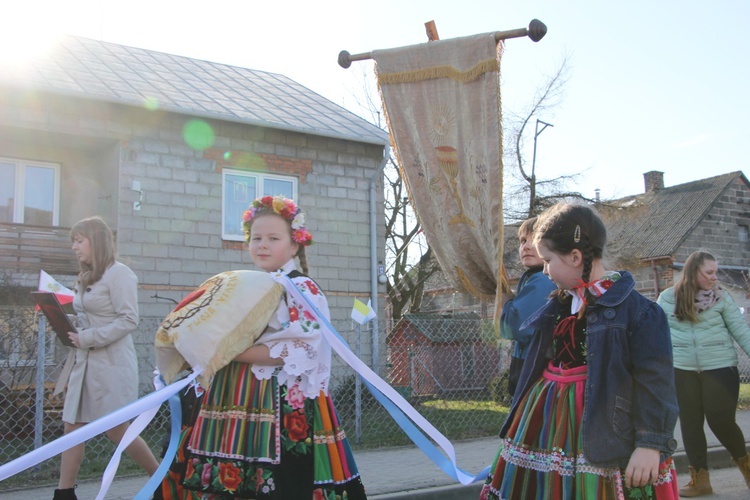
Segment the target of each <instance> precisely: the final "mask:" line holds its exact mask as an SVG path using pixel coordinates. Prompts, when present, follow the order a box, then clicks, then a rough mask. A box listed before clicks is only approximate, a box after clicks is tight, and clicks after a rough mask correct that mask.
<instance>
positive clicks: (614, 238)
mask: <svg viewBox="0 0 750 500" xmlns="http://www.w3.org/2000/svg"><path fill="white" fill-rule="evenodd" d="M740 177H741V178H742V179H743V180H744V181H745V182H746V183H747V179H745V177H744V175H743V174H742V172H739V171H738V172H731V173H728V174H723V175H717V176H716V177H709V178H708V179H701V180H697V181H693V182H687V183H685V184H679V185H677V186H671V187H668V188H663V189H659V190H656V191H650V192H648V193H644V194H639V195H635V196H627V197H625V198H620V199H618V200H614V201H611V202H607V203H606V204H603V205H602V206H601V207H600V208H599V210H600V213H601V214H602V217H603V218H604V219H605V221H606V222H607V233H608V239H609V242H610V243H609V246H611V247H612V248H613V249H614V250H615V253H616V254H620V256H621V257H625V258H636V259H649V258H655V257H663V256H668V255H672V254H673V253H674V252H676V251H677V249H678V247H679V246H680V245H681V244H682V242H683V241H684V240H685V238H687V237H688V236H689V235H690V233H691V231H692V230H693V229H694V228H695V227H696V226H697V225H698V223H700V221H701V220H703V218H704V217H705V216H706V215H707V213H708V211H709V210H710V209H711V207H712V206H713V205H714V203H716V201H717V200H718V199H719V197H720V196H721V195H722V194H723V193H724V191H725V190H726V189H727V188H728V187H729V186H730V185H731V184H732V183H733V182H735V181H736V180H737V179H738V178H740ZM623 254H624V255H623Z"/></svg>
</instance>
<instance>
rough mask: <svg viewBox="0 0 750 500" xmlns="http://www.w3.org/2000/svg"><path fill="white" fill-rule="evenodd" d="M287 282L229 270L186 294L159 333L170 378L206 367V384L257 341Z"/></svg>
mask: <svg viewBox="0 0 750 500" xmlns="http://www.w3.org/2000/svg"><path fill="white" fill-rule="evenodd" d="M282 292H283V287H282V286H281V285H280V284H278V283H276V282H275V281H274V280H273V278H271V276H270V275H269V274H268V273H265V272H260V271H226V272H223V273H221V274H217V275H216V276H213V277H211V278H209V279H207V280H206V281H205V282H203V284H202V285H201V286H200V287H198V289H197V290H195V291H194V292H192V293H191V294H189V295H188V296H187V297H185V298H184V299H183V300H182V302H180V303H179V304H178V305H177V307H175V309H174V311H172V312H171V313H170V314H169V315H168V316H167V317H166V318H165V319H164V321H163V322H162V323H161V325H160V326H159V329H158V330H157V332H156V340H155V342H154V344H155V346H156V366H157V368H158V369H159V372H160V373H161V375H162V377H163V378H164V380H165V381H166V382H167V383H170V382H172V380H174V378H175V377H176V376H177V375H178V374H179V373H180V372H181V371H183V370H185V369H187V368H189V367H195V366H201V367H203V368H204V372H203V374H202V375H201V376H200V377H199V378H200V379H201V383H202V384H203V385H204V386H206V385H208V382H209V381H210V379H211V377H212V376H213V374H214V373H216V370H219V369H220V368H222V367H224V366H226V365H227V364H228V363H229V362H230V361H232V359H234V358H235V357H236V356H237V355H238V354H240V353H242V352H243V351H245V350H246V349H247V348H248V347H250V346H252V345H253V344H254V343H255V341H256V340H257V339H258V337H260V335H261V334H262V333H263V331H264V330H265V329H266V326H267V325H268V322H269V320H270V319H271V316H272V315H273V313H274V311H275V310H276V309H277V308H278V306H279V300H280V299H281V294H282Z"/></svg>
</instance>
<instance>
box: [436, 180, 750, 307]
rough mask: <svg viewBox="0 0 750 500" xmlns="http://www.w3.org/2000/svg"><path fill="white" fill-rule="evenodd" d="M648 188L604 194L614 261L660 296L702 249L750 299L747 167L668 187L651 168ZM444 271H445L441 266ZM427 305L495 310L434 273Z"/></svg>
mask: <svg viewBox="0 0 750 500" xmlns="http://www.w3.org/2000/svg"><path fill="white" fill-rule="evenodd" d="M644 184H645V190H644V193H641V194H637V195H632V196H627V197H624V198H620V199H617V200H612V201H607V202H601V203H599V204H598V205H597V209H598V210H599V212H600V214H601V215H602V217H603V218H604V220H605V223H606V224H607V231H608V239H609V243H608V245H607V247H608V248H607V251H608V255H607V261H608V264H609V265H608V267H609V268H612V269H625V270H628V271H630V272H631V273H632V274H633V276H634V278H635V280H636V284H637V285H636V286H637V289H638V291H639V292H641V293H642V294H643V295H645V296H646V297H649V298H651V299H656V297H657V296H658V294H659V293H660V292H661V291H663V290H664V289H666V288H669V287H671V286H673V285H674V283H675V282H676V279H677V277H678V275H679V273H680V270H681V269H682V266H683V265H684V263H685V259H686V258H687V257H688V255H690V254H691V253H692V252H694V251H696V250H706V251H708V252H710V253H712V254H713V255H714V256H715V257H716V258H717V259H718V262H719V270H720V281H721V282H722V284H723V285H724V286H725V287H726V288H728V289H729V290H730V292H731V293H732V297H733V298H734V299H735V301H736V302H737V303H738V304H739V305H740V306H741V307H745V308H746V309H747V308H748V307H750V297H748V294H750V281H749V279H750V277H749V274H748V273H749V272H750V183H748V179H747V178H746V177H745V175H744V174H743V173H742V172H739V171H737V172H730V173H728V174H723V175H718V176H715V177H709V178H707V179H700V180H697V181H692V182H687V183H684V184H679V185H676V186H670V187H665V186H664V176H663V173H662V172H656V171H651V172H647V173H645V174H644ZM517 231H518V225H508V226H506V227H505V231H504V235H505V246H504V252H503V255H504V261H505V266H506V269H507V270H508V274H509V276H510V281H511V284H512V285H513V284H515V283H517V281H518V278H519V277H520V275H521V273H522V272H523V267H522V266H521V265H520V262H519V260H518V253H517V249H518V247H517V245H518V240H517V238H516V234H517ZM438 274H440V273H438ZM425 294H427V295H428V298H426V299H424V300H423V304H427V307H425V308H423V309H422V312H428V311H431V312H448V311H462V312H466V311H476V312H479V313H480V314H481V315H482V316H483V317H492V315H493V312H494V311H493V304H492V303H478V302H477V301H476V300H475V299H473V298H472V297H470V296H468V295H466V294H461V293H458V292H456V290H455V289H454V288H453V287H452V286H451V285H450V284H449V283H447V281H446V280H445V278H444V277H443V276H442V275H438V276H435V277H434V278H433V279H431V281H430V286H429V290H427V291H426V292H425Z"/></svg>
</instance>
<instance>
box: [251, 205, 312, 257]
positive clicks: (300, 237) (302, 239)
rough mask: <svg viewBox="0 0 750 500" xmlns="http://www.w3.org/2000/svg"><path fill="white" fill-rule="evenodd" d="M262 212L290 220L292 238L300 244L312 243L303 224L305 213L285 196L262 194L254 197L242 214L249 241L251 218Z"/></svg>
mask: <svg viewBox="0 0 750 500" xmlns="http://www.w3.org/2000/svg"><path fill="white" fill-rule="evenodd" d="M262 214H276V215H280V216H282V217H283V218H285V219H287V220H290V221H292V240H294V241H295V242H297V243H299V244H300V245H302V246H308V245H312V244H313V239H312V234H310V231H308V230H307V227H306V226H305V214H303V213H302V210H300V209H299V207H298V206H297V204H296V203H294V202H293V201H292V200H290V199H289V198H287V197H285V196H281V195H277V196H263V197H261V198H256V199H255V200H253V202H252V203H251V204H250V208H248V209H247V210H245V213H244V214H242V227H243V228H244V230H245V240H247V241H250V226H251V225H252V222H253V220H254V219H255V218H256V217H257V216H259V215H262Z"/></svg>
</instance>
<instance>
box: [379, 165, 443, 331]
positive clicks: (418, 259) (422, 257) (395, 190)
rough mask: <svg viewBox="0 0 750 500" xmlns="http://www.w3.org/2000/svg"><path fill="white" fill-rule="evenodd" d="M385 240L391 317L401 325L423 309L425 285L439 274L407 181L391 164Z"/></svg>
mask: <svg viewBox="0 0 750 500" xmlns="http://www.w3.org/2000/svg"><path fill="white" fill-rule="evenodd" d="M384 179H385V186H384V188H385V237H386V247H385V249H386V262H387V263H388V266H389V267H388V269H389V271H390V272H389V273H388V275H389V277H388V284H387V290H388V299H389V301H390V305H391V317H392V318H393V320H394V321H398V319H400V318H401V317H402V316H403V315H404V314H405V313H407V312H417V311H419V309H420V307H421V305H422V296H423V293H424V285H425V282H426V281H427V280H428V279H429V278H430V276H432V275H433V274H435V272H437V271H438V270H439V266H438V264H437V261H436V260H435V259H433V258H432V250H431V249H430V247H429V246H428V245H427V242H426V239H425V238H424V234H423V233H422V228H421V227H420V225H419V221H418V220H417V217H416V215H415V214H414V211H413V209H412V206H411V203H410V202H409V198H408V196H407V193H406V192H405V191H406V189H405V185H404V181H403V179H402V178H401V175H400V173H399V171H398V169H397V168H396V166H395V163H394V162H393V161H392V159H391V161H390V162H389V164H388V166H387V167H386V171H385V175H384Z"/></svg>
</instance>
